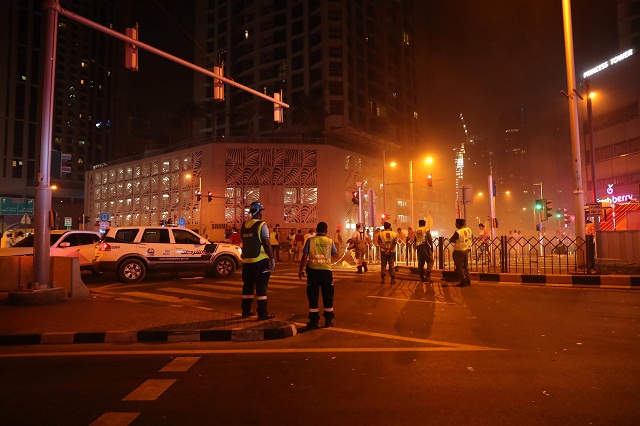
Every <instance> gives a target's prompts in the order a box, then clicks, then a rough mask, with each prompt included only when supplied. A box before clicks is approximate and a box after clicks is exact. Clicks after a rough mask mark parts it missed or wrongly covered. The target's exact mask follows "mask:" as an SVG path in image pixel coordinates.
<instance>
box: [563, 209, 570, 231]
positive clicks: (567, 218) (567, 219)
mask: <svg viewBox="0 0 640 426" xmlns="http://www.w3.org/2000/svg"><path fill="white" fill-rule="evenodd" d="M570 223H571V215H570V214H569V211H568V210H567V209H564V226H565V228H566V227H567V226H568V225H569V224H570Z"/></svg>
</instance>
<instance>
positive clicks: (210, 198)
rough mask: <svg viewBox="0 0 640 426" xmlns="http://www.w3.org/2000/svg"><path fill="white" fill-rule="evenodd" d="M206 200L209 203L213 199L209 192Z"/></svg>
mask: <svg viewBox="0 0 640 426" xmlns="http://www.w3.org/2000/svg"><path fill="white" fill-rule="evenodd" d="M207 198H208V199H209V202H211V200H212V199H213V194H212V193H211V191H209V192H208V193H207Z"/></svg>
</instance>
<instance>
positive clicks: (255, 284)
mask: <svg viewBox="0 0 640 426" xmlns="http://www.w3.org/2000/svg"><path fill="white" fill-rule="evenodd" d="M263 210H264V207H263V206H262V204H260V203H259V202H258V201H254V202H253V203H251V206H250V208H249V214H251V219H249V220H248V221H246V222H244V223H243V224H242V227H241V228H240V234H241V235H242V283H243V284H242V318H248V317H250V316H252V315H255V314H256V313H255V312H253V311H252V310H251V305H252V304H253V292H254V290H255V292H256V299H257V301H258V309H257V311H258V320H261V321H262V320H267V319H271V318H273V317H274V316H275V315H274V314H270V313H269V312H268V311H267V287H268V285H269V278H270V277H271V271H273V270H274V269H275V268H276V260H275V259H274V258H273V251H272V250H271V242H270V241H269V228H268V227H267V223H266V222H263V221H262V220H261V219H262V211H263Z"/></svg>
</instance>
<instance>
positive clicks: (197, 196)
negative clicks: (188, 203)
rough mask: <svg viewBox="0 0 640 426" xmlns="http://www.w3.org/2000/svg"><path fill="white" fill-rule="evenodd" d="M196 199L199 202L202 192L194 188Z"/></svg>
mask: <svg viewBox="0 0 640 426" xmlns="http://www.w3.org/2000/svg"><path fill="white" fill-rule="evenodd" d="M196 200H197V201H198V202H200V200H202V192H200V191H199V190H196Z"/></svg>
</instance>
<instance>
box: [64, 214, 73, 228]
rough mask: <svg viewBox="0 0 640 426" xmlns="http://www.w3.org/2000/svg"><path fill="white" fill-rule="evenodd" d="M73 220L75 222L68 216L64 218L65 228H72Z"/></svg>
mask: <svg viewBox="0 0 640 426" xmlns="http://www.w3.org/2000/svg"><path fill="white" fill-rule="evenodd" d="M72 220H73V219H71V218H70V217H68V216H65V217H64V226H65V228H66V227H69V228H71V226H72V224H71V223H72Z"/></svg>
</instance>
